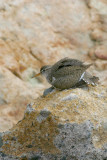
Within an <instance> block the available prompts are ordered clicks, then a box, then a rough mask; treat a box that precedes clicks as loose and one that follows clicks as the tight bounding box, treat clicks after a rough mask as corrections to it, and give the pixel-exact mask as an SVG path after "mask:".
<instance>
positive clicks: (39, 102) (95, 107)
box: [0, 85, 107, 160]
mask: <svg viewBox="0 0 107 160" xmlns="http://www.w3.org/2000/svg"><path fill="white" fill-rule="evenodd" d="M0 151H1V153H2V154H4V155H6V157H9V156H10V155H11V156H12V157H14V158H18V159H29V160H32V159H51V160H54V159H61V160H62V159H72V160H77V159H78V160H85V159H87V160H95V159H97V160H105V159H106V158H107V152H106V151H107V88H106V87H103V86H101V85H99V86H96V87H89V89H84V88H76V89H70V90H64V91H54V92H53V93H51V94H48V95H47V96H45V98H44V97H39V98H38V99H36V100H35V102H34V103H33V104H30V105H28V106H27V111H25V115H24V118H23V119H22V120H21V121H19V122H18V123H17V125H15V126H14V127H13V128H12V129H10V130H9V131H8V132H4V133H3V134H2V145H1V149H0ZM1 157H2V155H1Z"/></svg>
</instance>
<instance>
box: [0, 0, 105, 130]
mask: <svg viewBox="0 0 107 160" xmlns="http://www.w3.org/2000/svg"><path fill="white" fill-rule="evenodd" d="M63 57H71V58H77V59H80V60H82V61H85V62H88V63H93V66H92V67H90V69H89V71H90V72H91V73H92V74H93V75H95V76H98V77H99V78H100V85H104V86H107V0H70V1H67V0H60V1H57V0H14V1H13V0H0V132H3V131H6V130H8V129H9V128H11V127H12V126H13V125H14V124H16V123H17V122H18V121H19V120H20V119H22V117H23V115H24V110H25V108H26V105H27V104H28V103H30V102H32V101H33V100H34V99H36V98H37V97H38V96H39V95H42V93H43V91H44V89H45V88H47V87H48V86H49V84H48V83H47V82H46V81H45V79H44V78H43V77H38V78H35V79H32V76H33V75H34V74H36V73H38V72H39V69H40V67H41V66H43V65H45V64H53V63H54V62H56V61H57V60H59V59H61V58H63Z"/></svg>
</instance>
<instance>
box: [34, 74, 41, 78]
mask: <svg viewBox="0 0 107 160" xmlns="http://www.w3.org/2000/svg"><path fill="white" fill-rule="evenodd" d="M40 74H41V73H38V74H36V75H35V76H33V78H34V77H38V76H40Z"/></svg>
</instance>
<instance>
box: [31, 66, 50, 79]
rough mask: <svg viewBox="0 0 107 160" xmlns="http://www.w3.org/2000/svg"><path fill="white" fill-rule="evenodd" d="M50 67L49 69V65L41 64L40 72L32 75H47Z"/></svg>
mask: <svg viewBox="0 0 107 160" xmlns="http://www.w3.org/2000/svg"><path fill="white" fill-rule="evenodd" d="M50 69H51V66H50V65H48V66H43V67H41V69H40V72H39V73H38V74H36V75H35V76H34V77H38V76H39V75H43V76H45V77H47V76H48V74H49V73H50Z"/></svg>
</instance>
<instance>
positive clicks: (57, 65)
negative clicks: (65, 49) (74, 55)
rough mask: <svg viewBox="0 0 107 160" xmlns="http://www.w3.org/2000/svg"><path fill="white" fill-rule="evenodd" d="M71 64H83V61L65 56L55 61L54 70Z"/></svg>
mask: <svg viewBox="0 0 107 160" xmlns="http://www.w3.org/2000/svg"><path fill="white" fill-rule="evenodd" d="M69 66H83V62H81V61H79V60H76V59H70V58H67V57H66V58H63V59H61V60H60V61H58V62H57V63H55V64H54V65H53V66H52V72H56V71H57V70H59V69H61V68H63V67H69Z"/></svg>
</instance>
